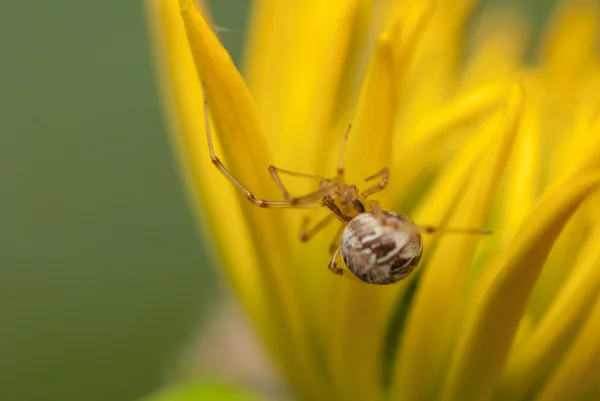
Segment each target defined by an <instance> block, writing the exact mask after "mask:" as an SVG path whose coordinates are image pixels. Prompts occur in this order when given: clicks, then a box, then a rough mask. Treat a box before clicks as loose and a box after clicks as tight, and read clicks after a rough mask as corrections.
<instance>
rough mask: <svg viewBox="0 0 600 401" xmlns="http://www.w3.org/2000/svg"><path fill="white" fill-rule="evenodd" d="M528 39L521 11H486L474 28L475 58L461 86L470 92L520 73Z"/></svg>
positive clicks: (473, 55)
mask: <svg viewBox="0 0 600 401" xmlns="http://www.w3.org/2000/svg"><path fill="white" fill-rule="evenodd" d="M527 38H528V32H527V25H526V22H525V19H524V18H523V14H522V13H521V12H520V10H518V9H516V8H510V7H504V8H499V7H490V8H489V9H487V10H486V11H485V13H484V14H483V16H482V17H481V18H480V19H479V21H478V22H477V26H476V27H475V32H474V34H473V38H472V39H471V40H472V42H473V44H472V50H471V53H472V55H471V57H469V58H468V64H467V66H466V67H465V70H464V72H463V79H462V82H461V86H462V87H463V88H465V89H467V90H468V89H469V88H473V87H477V86H480V85H482V84H485V83H486V82H494V81H497V80H504V79H506V77H510V76H513V75H515V74H517V73H518V72H520V67H521V63H522V61H523V57H524V53H525V48H526V45H527Z"/></svg>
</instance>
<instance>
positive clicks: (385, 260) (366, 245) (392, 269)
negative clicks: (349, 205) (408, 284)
mask: <svg viewBox="0 0 600 401" xmlns="http://www.w3.org/2000/svg"><path fill="white" fill-rule="evenodd" d="M383 214H384V216H385V219H384V222H383V224H382V223H381V222H380V221H379V220H378V219H377V217H375V215H374V214H373V213H361V214H359V215H358V216H356V217H355V218H354V219H352V221H350V222H349V223H348V225H347V226H346V228H345V229H344V232H343V234H342V239H341V246H342V249H341V251H342V257H343V259H344V263H346V267H348V270H350V272H351V273H352V274H354V275H355V276H356V277H357V278H358V279H360V280H362V281H364V282H366V283H369V284H393V283H396V282H398V281H400V280H402V279H403V278H405V277H406V276H408V275H409V274H410V273H411V272H412V271H413V270H414V269H415V268H416V267H417V265H418V264H419V261H420V260H421V253H422V251H423V246H422V242H421V235H420V234H419V232H418V231H417V230H410V229H403V228H402V226H403V225H404V226H405V227H410V226H412V223H411V222H410V220H408V219H407V218H406V217H404V216H402V215H401V214H398V213H394V212H387V211H384V212H383Z"/></svg>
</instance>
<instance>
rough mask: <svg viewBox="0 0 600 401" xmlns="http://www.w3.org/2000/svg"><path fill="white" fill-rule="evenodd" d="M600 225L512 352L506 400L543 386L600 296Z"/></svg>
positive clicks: (505, 381)
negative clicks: (549, 301)
mask: <svg viewBox="0 0 600 401" xmlns="http://www.w3.org/2000/svg"><path fill="white" fill-rule="evenodd" d="M599 243H600V225H597V226H596V229H595V230H594V231H593V233H592V234H591V235H590V236H589V237H588V238H587V240H586V244H585V246H584V248H583V250H582V252H581V253H580V254H579V256H578V257H577V261H576V262H575V263H574V266H573V269H572V272H571V273H572V274H571V275H570V276H569V277H568V280H567V282H566V283H565V284H564V286H563V287H562V288H561V290H560V292H558V293H557V294H556V295H555V297H554V301H553V302H552V304H551V306H550V308H549V310H548V311H547V313H546V314H545V315H544V316H543V318H542V320H541V321H540V322H539V323H538V324H537V325H536V327H535V329H534V330H532V332H531V333H530V335H528V336H527V337H526V339H524V340H523V341H522V342H521V343H520V344H519V345H518V346H517V347H515V348H514V349H513V350H512V351H511V358H510V360H509V363H508V366H507V368H506V373H505V380H504V381H503V382H504V383H503V388H502V389H501V391H502V393H501V394H503V396H504V398H506V399H511V400H517V399H522V398H523V397H524V396H525V395H526V394H527V393H528V391H531V390H532V389H533V388H534V387H535V386H539V385H540V380H543V379H545V378H546V377H547V375H548V374H549V373H550V372H551V370H552V369H553V368H554V367H555V366H554V365H553V363H552V361H553V360H558V359H559V358H561V357H562V354H563V352H564V351H565V348H566V347H567V346H568V345H569V344H570V343H571V342H572V340H573V335H574V333H576V330H577V329H578V327H579V324H580V323H581V321H582V318H583V317H584V316H585V313H586V312H587V311H588V310H589V308H590V306H591V305H592V304H593V302H594V300H595V298H596V297H597V294H599V293H600V253H598V244H599Z"/></svg>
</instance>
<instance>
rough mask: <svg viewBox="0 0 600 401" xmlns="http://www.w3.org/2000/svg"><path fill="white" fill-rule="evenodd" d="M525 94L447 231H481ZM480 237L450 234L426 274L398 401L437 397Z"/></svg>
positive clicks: (517, 96)
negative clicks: (465, 229)
mask: <svg viewBox="0 0 600 401" xmlns="http://www.w3.org/2000/svg"><path fill="white" fill-rule="evenodd" d="M522 96H523V95H522V89H521V87H520V85H516V86H515V88H514V89H513V93H512V96H511V97H510V99H509V102H508V104H507V106H506V110H505V112H504V114H503V119H502V121H501V124H500V126H499V128H498V127H497V126H496V125H494V126H493V127H494V129H497V130H498V131H497V133H496V135H494V140H492V141H491V142H490V143H489V145H488V148H487V149H486V152H484V153H483V154H481V155H480V165H479V166H478V168H476V170H475V171H473V172H472V177H471V180H470V183H469V184H470V185H468V187H467V188H466V189H465V192H464V194H463V196H462V198H461V199H459V200H458V204H457V205H456V209H455V210H454V212H453V214H452V216H451V218H450V219H449V220H448V222H447V223H446V224H447V226H448V227H457V228H458V227H463V228H482V227H483V223H484V222H485V220H486V218H487V215H488V213H489V210H490V207H491V204H492V201H493V196H494V193H495V192H496V189H497V187H498V185H499V181H500V178H501V176H502V172H503V170H504V168H505V165H506V161H507V159H508V156H509V154H510V152H511V148H512V143H513V140H514V137H515V134H516V131H517V126H518V123H519V117H520V114H521V108H522ZM479 242H481V238H480V237H479V236H473V235H445V236H443V237H441V238H440V239H439V243H438V246H437V248H436V249H435V252H434V254H433V255H432V257H431V260H430V261H429V262H428V264H427V269H426V270H424V272H423V276H422V279H421V282H420V284H419V289H418V292H417V294H416V297H415V301H414V304H413V307H412V310H411V313H410V316H409V321H408V324H407V331H406V334H405V337H404V339H403V342H402V351H401V357H400V358H399V361H398V366H397V373H396V381H395V382H394V384H393V388H392V395H393V396H394V397H396V398H397V399H399V398H400V397H404V398H406V399H419V398H421V399H429V398H435V396H436V392H437V391H439V390H440V389H439V387H437V386H436V383H439V380H440V376H441V374H442V371H443V368H444V365H445V363H446V358H447V356H448V353H449V352H450V350H451V349H452V342H453V331H455V330H456V326H457V324H456V319H457V318H460V313H458V309H459V306H460V304H461V298H463V294H464V292H463V291H462V289H463V288H464V285H465V281H466V279H467V277H468V268H467V267H468V266H469V265H470V263H471V261H472V258H473V255H474V252H475V249H476V247H477V244H478V243H479Z"/></svg>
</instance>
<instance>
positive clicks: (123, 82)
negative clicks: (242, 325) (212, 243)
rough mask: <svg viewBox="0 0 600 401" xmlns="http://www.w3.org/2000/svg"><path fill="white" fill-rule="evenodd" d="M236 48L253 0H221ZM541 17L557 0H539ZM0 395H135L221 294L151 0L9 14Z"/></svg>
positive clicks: (0, 148)
mask: <svg viewBox="0 0 600 401" xmlns="http://www.w3.org/2000/svg"><path fill="white" fill-rule="evenodd" d="M209 3H210V4H211V6H212V7H211V8H212V11H213V14H214V16H215V22H216V24H217V25H218V26H220V27H224V28H227V30H226V31H224V32H222V33H221V34H220V35H221V38H222V40H223V42H224V43H225V45H226V46H227V48H228V49H229V50H230V51H231V53H232V55H233V56H234V59H235V60H236V61H238V60H239V56H240V53H241V45H242V42H243V34H244V28H245V19H246V15H247V11H248V8H249V1H248V0H213V1H212V2H209ZM530 3H531V5H532V6H533V7H532V8H531V9H530V10H532V11H533V12H532V13H531V15H532V16H533V17H534V18H535V19H536V20H537V21H538V24H539V21H541V19H543V17H544V15H545V11H547V9H548V4H549V3H550V2H549V1H544V0H536V1H531V2H530ZM0 51H1V53H0V54H1V63H0V195H1V196H0V400H10V401H30V400H31V401H33V400H35V401H42V400H44V401H46V400H48V401H54V400H61V401H69V400H86V401H92V400H112V401H119V400H133V399H136V398H139V397H141V396H143V395H146V394H148V393H151V392H153V391H155V390H156V389H157V388H159V387H160V386H161V385H162V384H164V383H165V378H166V377H168V375H169V372H170V371H172V370H174V369H175V368H176V367H177V364H178V363H179V360H178V358H179V356H180V354H179V351H180V350H181V347H182V345H183V344H184V342H185V341H186V340H188V339H189V336H190V335H191V333H193V331H194V330H195V329H196V328H197V325H198V321H201V319H202V316H203V315H205V314H206V311H207V310H208V308H209V306H210V305H211V303H214V302H215V299H216V298H215V296H216V292H217V290H216V289H215V283H216V277H215V274H214V273H213V267H212V266H211V265H210V262H209V259H208V257H207V253H206V251H205V250H204V249H203V247H202V242H201V241H200V240H199V239H198V235H197V233H196V229H195V224H194V221H193V217H192V213H191V211H190V207H189V205H188V203H187V201H186V198H185V191H184V189H183V186H182V182H181V178H180V175H179V173H178V171H177V166H176V162H175V159H174V157H173V154H172V151H171V146H170V143H169V140H168V136H167V134H166V132H165V128H164V124H163V121H162V112H161V109H160V102H159V99H158V98H157V91H156V88H155V80H154V69H153V60H152V54H151V47H150V43H149V39H148V27H147V24H146V15H145V10H144V4H143V2H142V1H123V0H104V1H96V2H94V1H80V0H54V1H51V2H50V1H22V2H16V1H13V2H10V4H9V5H7V4H4V5H3V7H2V12H1V13H0Z"/></svg>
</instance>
